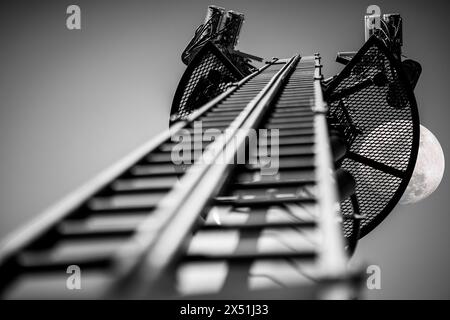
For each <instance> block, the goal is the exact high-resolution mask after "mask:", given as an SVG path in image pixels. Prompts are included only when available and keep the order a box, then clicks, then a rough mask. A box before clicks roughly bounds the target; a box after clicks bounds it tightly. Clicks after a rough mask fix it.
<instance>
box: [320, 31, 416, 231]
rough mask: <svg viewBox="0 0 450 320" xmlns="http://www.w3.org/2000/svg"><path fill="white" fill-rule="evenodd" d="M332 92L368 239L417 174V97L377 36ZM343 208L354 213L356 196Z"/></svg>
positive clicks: (335, 122)
mask: <svg viewBox="0 0 450 320" xmlns="http://www.w3.org/2000/svg"><path fill="white" fill-rule="evenodd" d="M327 96H328V98H329V99H330V101H329V105H330V112H329V114H328V118H329V122H330V124H331V125H332V126H333V127H335V128H340V129H341V132H343V133H344V136H345V138H346V140H347V143H348V145H349V146H350V148H349V152H348V153H347V155H346V157H345V159H344V160H343V161H342V163H341V165H342V167H343V168H344V169H347V170H349V171H350V172H351V173H352V175H353V176H354V177H355V180H356V183H357V187H356V195H357V197H358V200H359V203H360V207H361V208H360V209H361V213H362V214H363V215H364V218H363V220H362V221H361V230H360V237H363V236H364V235H366V234H367V233H369V232H370V231H371V230H372V229H373V228H375V227H376V226H377V225H378V224H379V223H380V222H381V221H382V220H383V219H384V218H385V217H386V216H387V215H388V214H389V213H390V212H391V211H392V209H393V208H394V206H395V205H396V204H397V202H398V201H399V200H400V197H401V196H402V194H403V192H404V190H405V188H406V186H407V184H408V182H409V180H410V178H411V175H412V172H413V169H414V165H415V162H416V157H417V151H418V145H419V130H420V129H419V117H418V111H417V105H416V101H415V98H414V94H413V93H412V89H411V88H410V85H409V83H408V82H407V80H406V77H405V75H404V74H403V70H402V69H401V65H400V62H399V61H398V60H396V59H395V58H394V57H393V56H392V54H391V53H390V52H389V51H388V50H387V48H386V47H385V46H384V44H382V43H381V41H379V40H378V39H377V38H376V37H375V36H373V37H372V38H370V39H369V40H368V41H367V42H366V44H365V45H364V46H363V47H362V48H361V50H360V51H359V52H358V53H357V54H356V55H355V57H354V58H353V60H352V61H351V62H350V63H349V64H348V65H347V66H346V67H345V68H344V70H343V71H342V72H341V73H340V74H339V76H338V77H337V78H336V79H335V80H333V82H332V83H331V84H330V86H329V87H328V88H327ZM342 129H343V130H342ZM341 208H342V213H343V214H344V215H352V213H353V207H352V204H351V201H350V200H346V201H344V202H343V203H342V204H341ZM344 232H345V236H346V237H350V236H351V235H352V232H353V230H352V221H351V220H344Z"/></svg>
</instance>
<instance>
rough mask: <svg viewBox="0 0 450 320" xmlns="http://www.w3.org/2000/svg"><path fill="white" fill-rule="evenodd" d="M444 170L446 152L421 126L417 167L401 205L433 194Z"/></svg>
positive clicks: (428, 131)
mask: <svg viewBox="0 0 450 320" xmlns="http://www.w3.org/2000/svg"><path fill="white" fill-rule="evenodd" d="M444 168H445V159H444V152H443V151H442V147H441V145H440V144H439V141H438V139H437V138H436V137H435V136H434V135H433V134H432V133H431V132H430V130H428V129H427V128H425V127H424V126H422V125H421V126H420V143H419V153H418V155H417V161H416V166H415V167H414V172H413V175H412V177H411V180H410V181H409V184H408V187H407V188H406V190H405V192H404V194H403V196H402V198H401V199H400V204H409V203H415V202H418V201H420V200H423V199H425V198H426V197H428V196H429V195H430V194H432V193H433V192H434V191H435V190H436V189H437V187H438V186H439V184H440V183H441V180H442V177H443V176H444Z"/></svg>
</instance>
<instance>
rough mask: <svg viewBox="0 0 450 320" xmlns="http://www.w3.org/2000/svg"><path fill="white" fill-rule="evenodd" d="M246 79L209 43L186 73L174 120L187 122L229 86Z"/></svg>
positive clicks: (174, 111) (181, 84)
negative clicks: (189, 117)
mask: <svg viewBox="0 0 450 320" xmlns="http://www.w3.org/2000/svg"><path fill="white" fill-rule="evenodd" d="M242 78H243V75H242V74H241V72H240V71H239V70H238V69H237V68H236V67H235V66H234V65H233V64H232V63H231V62H230V61H229V60H228V58H227V57H226V56H225V55H223V54H222V52H220V50H219V49H218V48H217V47H216V46H215V45H214V44H212V43H211V42H208V43H207V44H206V45H205V46H204V47H203V48H202V49H201V50H200V51H199V52H198V53H197V54H196V56H195V58H194V59H193V60H192V61H191V63H190V64H189V66H188V67H187V69H186V71H185V72H184V74H183V76H182V78H181V80H180V83H179V84H178V87H177V91H176V92H175V96H174V99H173V102H172V109H171V113H170V114H171V118H170V120H171V121H172V122H173V121H177V120H183V119H185V118H186V117H187V116H188V115H190V114H191V113H192V112H193V111H194V110H196V109H198V108H199V107H201V106H202V105H204V104H205V103H207V102H208V101H210V100H211V99H212V98H214V97H216V96H217V95H219V94H221V93H222V92H224V91H225V89H226V88H227V85H228V84H230V83H232V82H236V81H238V80H240V79H242Z"/></svg>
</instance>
